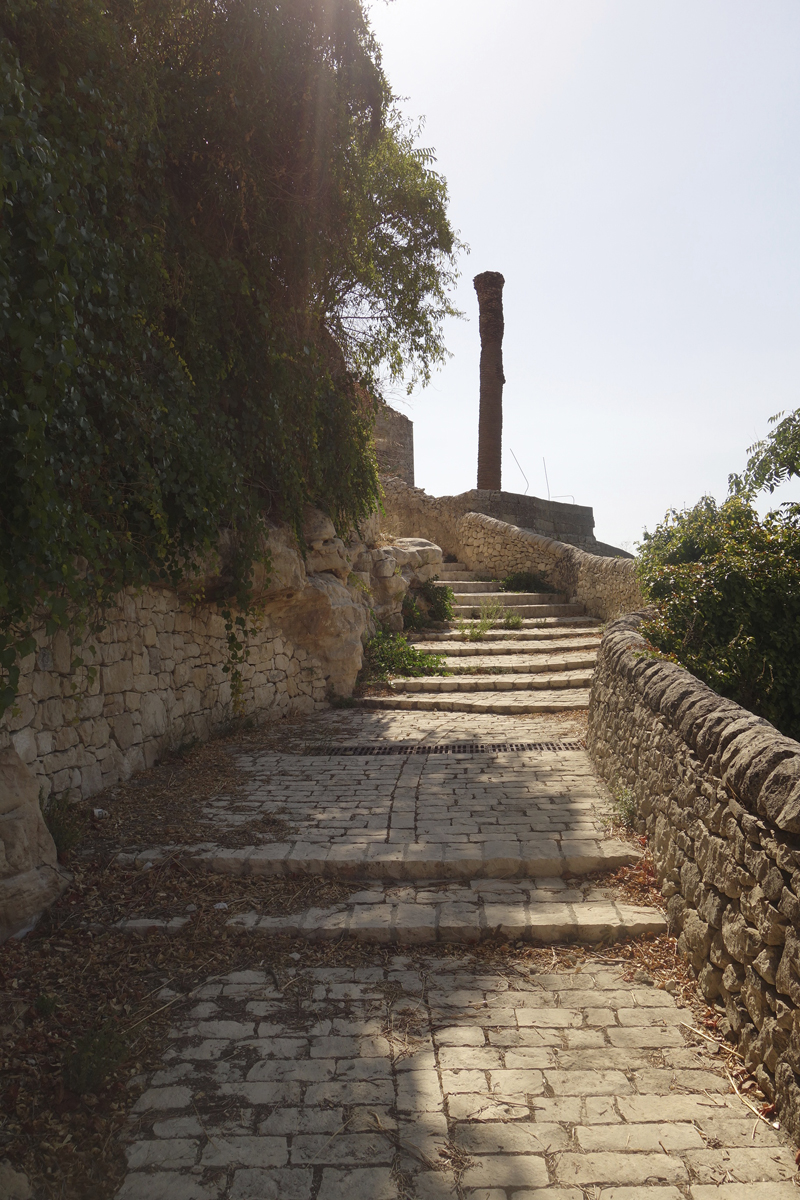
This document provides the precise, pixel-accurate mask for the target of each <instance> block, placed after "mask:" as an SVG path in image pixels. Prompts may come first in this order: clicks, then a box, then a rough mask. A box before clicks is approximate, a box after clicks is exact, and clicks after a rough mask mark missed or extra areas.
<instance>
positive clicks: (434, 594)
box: [419, 575, 456, 621]
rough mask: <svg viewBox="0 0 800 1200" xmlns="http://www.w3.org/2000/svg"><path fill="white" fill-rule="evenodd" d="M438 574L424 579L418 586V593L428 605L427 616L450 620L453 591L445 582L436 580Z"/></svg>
mask: <svg viewBox="0 0 800 1200" xmlns="http://www.w3.org/2000/svg"><path fill="white" fill-rule="evenodd" d="M438 579H439V576H438V575H435V576H434V578H433V579H428V580H426V582H425V583H423V584H422V586H421V587H420V589H419V590H420V593H421V595H422V596H423V598H424V600H425V603H426V604H427V606H428V616H429V617H430V619H431V620H432V621H452V619H453V603H454V601H455V598H456V597H455V592H454V591H453V589H452V588H451V587H448V585H447V584H446V583H439V582H438Z"/></svg>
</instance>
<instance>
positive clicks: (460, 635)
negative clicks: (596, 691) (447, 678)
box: [407, 617, 601, 654]
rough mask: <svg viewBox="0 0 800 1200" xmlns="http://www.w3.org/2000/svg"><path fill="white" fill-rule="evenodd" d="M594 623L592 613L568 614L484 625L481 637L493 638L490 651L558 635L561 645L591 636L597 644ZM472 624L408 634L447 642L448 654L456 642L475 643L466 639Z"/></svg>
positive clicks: (411, 637) (411, 638)
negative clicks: (507, 625)
mask: <svg viewBox="0 0 800 1200" xmlns="http://www.w3.org/2000/svg"><path fill="white" fill-rule="evenodd" d="M596 624H599V622H594V620H593V618H591V617H586V618H582V619H581V620H576V619H575V618H572V617H570V618H567V619H566V620H561V621H559V620H553V621H552V622H550V621H548V622H547V623H542V625H538V624H536V623H535V622H533V621H529V622H528V623H527V624H523V626H522V628H521V629H504V628H503V627H502V625H501V626H500V628H494V629H487V631H486V632H485V633H484V635H483V637H482V638H481V643H485V642H492V643H493V645H492V654H495V653H497V654H500V653H502V651H501V650H500V649H499V648H498V649H495V644H496V645H498V646H500V645H505V644H508V643H511V642H524V643H526V644H530V645H534V644H535V643H544V644H547V643H549V642H553V641H554V640H555V639H558V645H561V644H562V641H563V639H572V638H580V639H589V638H591V639H592V644H593V645H599V644H600V637H601V634H600V632H599V630H598V631H597V632H595V628H594V627H595V625H596ZM584 626H586V628H584ZM473 627H474V626H473V625H472V624H471V623H470V622H465V625H464V627H463V628H461V629H455V628H451V629H438V630H432V629H429V630H421V631H420V632H419V633H410V634H408V635H407V637H408V640H409V641H410V642H415V643H416V642H420V643H422V642H437V643H438V642H441V643H443V644H446V645H447V647H448V650H447V653H448V654H457V653H458V650H456V649H455V647H456V646H466V647H467V648H470V647H474V646H475V644H476V643H475V642H473V641H471V640H470V639H469V636H468V632H467V631H468V630H469V629H471V628H473ZM450 647H453V649H450ZM522 649H525V647H524V646H523V647H522ZM480 653H481V654H483V653H485V651H483V650H481V651H480ZM510 653H514V654H516V653H517V651H516V650H513V651H511V650H510V651H509V654H510Z"/></svg>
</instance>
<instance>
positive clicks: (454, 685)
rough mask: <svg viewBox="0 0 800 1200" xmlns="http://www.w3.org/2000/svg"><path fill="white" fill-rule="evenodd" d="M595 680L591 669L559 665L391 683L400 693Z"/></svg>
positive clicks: (559, 686)
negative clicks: (563, 668)
mask: <svg viewBox="0 0 800 1200" xmlns="http://www.w3.org/2000/svg"><path fill="white" fill-rule="evenodd" d="M591 683H592V671H591V670H590V671H578V670H576V671H566V672H562V673H558V674H556V668H553V670H552V672H551V671H538V672H536V673H534V674H526V675H522V674H520V675H510V674H508V675H506V674H498V675H459V676H456V677H455V678H453V677H452V676H449V677H448V676H442V675H432V676H428V677H426V678H423V679H392V680H390V681H389V687H390V688H391V689H392V691H393V692H398V693H400V694H403V695H405V694H407V693H412V694H417V693H420V694H423V695H428V694H433V695H442V694H449V693H454V692H455V693H459V694H461V693H465V694H466V693H469V694H470V695H472V694H474V693H475V692H537V691H548V690H550V689H552V690H554V691H558V690H563V689H566V688H588V687H591Z"/></svg>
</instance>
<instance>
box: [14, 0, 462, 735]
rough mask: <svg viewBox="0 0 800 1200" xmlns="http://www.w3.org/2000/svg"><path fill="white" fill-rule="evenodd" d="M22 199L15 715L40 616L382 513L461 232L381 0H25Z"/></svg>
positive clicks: (240, 589) (17, 160)
mask: <svg viewBox="0 0 800 1200" xmlns="http://www.w3.org/2000/svg"><path fill="white" fill-rule="evenodd" d="M0 200H1V202H2V208H1V209H0V213H2V217H0V356H2V372H0V712H2V709H3V707H6V706H7V705H8V704H9V703H10V702H11V701H12V699H13V694H14V690H15V682H16V678H17V674H18V668H17V666H16V663H17V662H18V658H19V655H20V654H21V653H25V652H27V651H28V650H29V649H30V648H31V642H30V639H29V636H28V635H29V633H30V628H31V621H32V619H33V618H34V616H35V615H41V614H43V615H44V616H45V617H46V618H47V619H48V621H49V622H50V626H51V628H52V627H55V626H57V625H59V624H64V623H66V622H68V621H70V620H74V615H75V613H79V612H86V611H87V610H88V609H90V608H91V606H92V605H95V606H100V607H102V605H103V604H105V603H107V602H108V601H109V599H110V598H111V597H112V596H113V595H114V594H115V593H116V592H118V591H119V590H120V589H121V588H122V587H123V586H126V585H141V584H145V583H148V582H151V581H156V580H161V581H165V582H172V583H175V582H177V580H178V579H179V578H180V577H181V576H182V575H185V574H186V573H187V572H190V571H191V570H192V564H193V563H194V562H196V561H197V559H198V557H199V556H201V555H203V554H204V553H205V552H206V551H207V550H208V549H209V548H210V547H212V546H214V545H215V544H216V542H217V539H218V534H219V530H220V527H227V528H228V529H230V530H231V531H233V534H234V536H233V537H232V538H230V539H228V541H229V543H230V544H232V545H234V546H237V547H238V560H237V562H235V563H234V564H233V565H232V569H231V571H230V572H228V574H229V577H230V579H231V580H232V582H231V584H230V587H231V589H232V590H233V591H234V592H235V593H236V596H237V597H238V599H239V600H240V601H241V600H242V598H243V597H245V596H246V593H247V584H248V581H249V575H250V565H251V563H252V561H253V558H254V555H255V554H256V552H257V547H258V544H259V534H260V530H261V528H262V522H263V519H264V518H265V517H272V518H281V519H286V520H289V521H291V522H293V523H294V525H295V527H296V528H299V525H300V521H301V518H302V511H303V507H304V506H305V504H307V503H309V502H310V503H313V504H316V505H318V506H319V507H321V508H323V509H324V510H325V511H326V512H328V513H329V514H330V515H331V516H332V517H333V519H334V521H335V522H336V524H337V526H338V527H339V528H340V529H343V528H345V527H347V526H350V525H352V524H353V523H356V522H358V521H359V520H360V519H361V518H363V517H365V516H366V515H367V514H368V513H369V512H371V511H373V510H374V508H375V506H376V503H377V501H378V497H379V489H378V480H377V473H376V466H375V462H374V457H373V454H372V449H371V426H372V418H373V405H372V401H371V399H370V394H371V392H376V391H377V389H378V380H379V377H381V376H384V377H385V376H386V375H388V376H390V377H393V378H398V377H399V376H400V375H402V374H403V373H404V372H406V373H407V374H408V373H410V374H411V376H412V377H414V375H416V377H421V378H422V379H423V381H424V380H426V379H427V377H428V375H429V373H430V371H431V369H432V367H433V366H434V365H435V364H436V363H437V362H438V361H439V360H441V359H442V358H443V356H444V353H445V352H444V346H443V341H442V322H443V319H444V317H445V316H446V315H447V314H449V313H451V312H452V311H453V310H452V308H451V305H450V302H449V300H448V289H449V287H450V285H451V283H452V282H453V280H454V277H455V269H454V261H455V254H456V252H457V250H458V248H459V247H458V242H457V239H456V237H455V235H454V233H453V230H452V228H451V227H450V224H449V222H448V219H447V213H446V202H447V194H446V186H445V184H444V181H443V180H442V178H441V177H440V176H439V175H437V174H436V172H435V171H434V170H433V164H432V156H431V154H430V152H429V151H426V150H424V149H420V148H419V147H418V146H417V144H416V140H415V136H414V134H413V132H412V131H410V130H408V129H407V128H406V127H404V125H403V124H402V122H401V120H400V118H399V117H398V115H397V112H396V110H395V108H394V107H393V97H392V93H391V91H390V88H389V85H388V83H387V80H386V78H385V76H384V74H383V71H382V68H381V63H380V55H379V52H378V49H377V47H376V45H375V42H374V40H373V38H372V35H371V32H370V30H369V27H368V24H367V21H366V18H365V16H364V12H363V10H362V6H361V0H273V2H271V3H264V2H263V0H189V2H185V0H7V2H6V3H5V4H4V5H3V7H2V10H0ZM3 672H5V684H6V686H5V687H3V686H2V685H3V679H2V675H3Z"/></svg>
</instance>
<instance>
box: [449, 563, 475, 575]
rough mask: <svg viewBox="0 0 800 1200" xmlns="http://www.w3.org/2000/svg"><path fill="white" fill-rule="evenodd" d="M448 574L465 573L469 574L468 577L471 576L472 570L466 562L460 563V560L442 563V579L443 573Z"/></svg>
mask: <svg viewBox="0 0 800 1200" xmlns="http://www.w3.org/2000/svg"><path fill="white" fill-rule="evenodd" d="M450 574H456V575H463V574H466V575H469V576H470V577H472V571H471V570H470V569H469V567H468V566H467V564H466V563H462V562H454V563H442V579H444V577H445V575H450Z"/></svg>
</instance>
